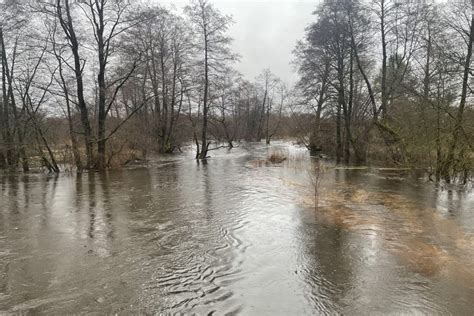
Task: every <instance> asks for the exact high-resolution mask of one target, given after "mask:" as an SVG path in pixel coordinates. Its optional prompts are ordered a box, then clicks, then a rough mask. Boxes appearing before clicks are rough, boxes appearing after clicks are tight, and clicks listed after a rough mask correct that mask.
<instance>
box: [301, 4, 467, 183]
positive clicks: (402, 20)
mask: <svg viewBox="0 0 474 316" xmlns="http://www.w3.org/2000/svg"><path fill="white" fill-rule="evenodd" d="M314 15H315V17H316V19H315V22H314V23H312V24H311V25H309V26H308V27H307V29H306V33H305V37H304V38H303V39H302V40H301V41H299V42H298V45H297V47H296V49H295V61H294V63H295V66H296V68H297V70H298V73H299V75H300V80H299V82H298V84H297V87H296V89H297V90H298V91H299V98H300V101H299V102H297V103H295V104H293V105H292V106H293V107H294V108H295V111H296V112H300V113H301V112H307V113H311V114H312V115H313V116H314V117H315V120H314V124H313V130H312V133H311V134H310V135H309V136H308V137H307V138H306V139H304V141H305V142H306V143H307V145H308V147H310V148H312V149H313V150H314V149H320V148H334V150H333V153H334V155H335V157H336V159H337V161H345V162H350V161H353V162H359V163H361V162H366V161H367V160H368V159H371V160H374V159H382V160H384V161H389V162H391V163H393V164H397V165H403V166H410V167H419V168H424V169H426V170H428V171H429V172H430V174H431V176H432V177H433V179H436V180H438V181H439V180H446V181H448V182H452V181H456V180H457V181H461V182H466V181H468V179H469V174H470V170H472V168H473V158H474V154H473V148H472V140H473V139H474V137H473V136H474V128H473V127H474V125H473V124H472V122H473V119H474V114H473V109H472V98H471V96H472V86H471V82H472V81H471V76H472V74H473V69H472V44H473V39H474V23H473V22H474V14H473V4H472V2H471V1H466V0H451V1H446V2H437V1H428V0H426V1H423V0H420V1H404V0H346V1H344V0H340V1H337V0H333V1H331V0H326V1H323V2H322V3H321V4H320V5H319V6H318V8H317V10H316V11H315V12H314Z"/></svg>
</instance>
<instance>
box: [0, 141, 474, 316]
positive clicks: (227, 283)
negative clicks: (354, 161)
mask: <svg viewBox="0 0 474 316" xmlns="http://www.w3.org/2000/svg"><path fill="white" fill-rule="evenodd" d="M272 153H278V154H281V155H284V156H285V157H287V158H288V159H287V160H285V161H284V162H282V163H276V164H273V163H271V162H268V161H267V160H266V159H267V157H269V155H271V154H272ZM211 155H212V158H211V159H208V161H207V162H197V161H195V160H194V159H193V157H192V153H190V152H189V153H184V154H180V155H174V156H166V157H160V158H157V159H154V160H152V161H150V163H149V165H148V166H146V167H144V166H136V167H135V168H128V169H123V170H111V171H109V172H107V173H104V174H96V173H90V174H88V173H85V174H82V175H80V176H76V175H69V174H63V175H60V176H48V175H44V174H28V175H23V174H11V175H0V314H8V313H16V312H19V313H25V314H30V313H31V314H38V313H39V314H69V313H96V314H109V313H118V314H130V313H134V314H137V313H157V314H160V313H162V314H173V313H186V314H187V313H196V314H198V315H206V314H210V315H213V314H215V315H223V314H229V315H233V314H239V315H240V314H241V315H278V314H281V315H315V314H335V313H343V314H351V315H367V314H378V313H383V314H386V313H397V314H398V313H410V314H413V313H424V314H438V313H439V314H472V310H473V309H474V194H473V193H472V191H470V190H462V189H461V188H458V187H451V188H449V187H448V188H446V187H436V186H435V185H434V184H431V183H428V182H427V181H426V180H424V179H422V177H420V176H417V175H414V174H413V173H412V172H409V171H403V170H392V169H380V168H379V169H378V168H347V167H337V166H334V164H332V163H331V162H330V161H323V160H318V159H315V158H311V157H309V155H308V153H307V151H306V150H304V149H302V148H299V147H295V146H292V145H287V144H283V143H280V144H277V145H273V146H270V147H267V146H264V145H263V144H252V145H242V146H241V147H239V148H236V149H234V150H232V151H230V152H229V151H227V150H226V149H221V150H218V151H213V152H211ZM315 166H320V168H319V170H320V172H319V175H318V176H317V179H318V180H317V181H318V182H319V185H317V192H318V193H317V194H316V193H315V185H314V183H315V181H316V180H315V179H316V177H315V175H314V174H315V173H314V170H315Z"/></svg>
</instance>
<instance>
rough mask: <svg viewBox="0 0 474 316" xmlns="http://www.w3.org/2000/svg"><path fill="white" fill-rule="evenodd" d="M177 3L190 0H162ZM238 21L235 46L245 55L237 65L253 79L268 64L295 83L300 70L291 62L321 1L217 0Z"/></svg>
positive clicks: (268, 66)
mask: <svg viewBox="0 0 474 316" xmlns="http://www.w3.org/2000/svg"><path fill="white" fill-rule="evenodd" d="M160 3H162V4H173V5H175V6H176V7H178V8H179V7H182V6H184V5H186V3H187V1H176V0H175V1H172V0H165V1H163V0H161V1H160ZM213 3H214V5H215V6H216V7H217V8H218V9H219V10H220V11H221V12H222V13H223V14H230V15H232V16H233V18H234V22H235V24H234V25H233V26H232V27H231V29H230V34H231V36H232V37H233V38H234V40H235V41H234V43H233V46H234V50H235V52H236V53H238V54H240V55H241V56H242V59H241V62H240V63H239V64H238V65H236V68H237V70H239V71H240V72H241V73H242V74H243V75H244V76H245V77H246V78H247V79H249V80H253V79H254V78H255V77H256V76H257V75H258V74H259V73H261V71H262V70H263V69H264V68H270V69H271V70H272V72H274V73H275V74H276V75H277V76H279V77H280V78H281V79H282V80H284V81H286V82H288V83H293V82H294V81H295V80H296V74H295V73H294V72H293V69H292V66H291V65H290V63H291V60H292V59H293V55H292V50H293V48H294V47H295V44H296V41H297V40H299V39H301V38H302V37H303V34H304V29H305V27H306V26H307V25H308V24H309V23H310V22H311V21H312V20H313V19H314V17H313V16H312V12H313V11H314V9H315V8H316V4H317V1H314V0H312V1H310V0H252V1H250V0H214V1H213Z"/></svg>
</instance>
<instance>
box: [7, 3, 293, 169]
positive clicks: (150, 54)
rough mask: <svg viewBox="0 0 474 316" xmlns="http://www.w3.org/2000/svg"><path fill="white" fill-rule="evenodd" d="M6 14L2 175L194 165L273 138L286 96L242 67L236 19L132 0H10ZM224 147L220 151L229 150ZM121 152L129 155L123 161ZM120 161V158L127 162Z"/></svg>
mask: <svg viewBox="0 0 474 316" xmlns="http://www.w3.org/2000/svg"><path fill="white" fill-rule="evenodd" d="M1 6H2V8H1V9H2V10H1V11H2V13H1V17H0V19H1V20H0V47H1V56H2V67H1V71H2V100H1V103H0V105H1V106H0V117H1V120H0V131H1V133H0V169H17V168H19V167H21V168H22V169H23V170H24V171H28V170H29V169H30V166H38V165H40V166H41V167H43V168H46V169H47V170H49V171H50V172H60V170H61V169H62V165H64V164H65V163H67V164H69V165H71V164H73V165H74V166H75V167H76V168H77V169H78V170H91V169H97V170H104V169H106V168H108V167H110V166H112V165H114V161H116V160H119V158H118V157H120V156H121V154H123V153H124V152H125V151H127V152H128V153H129V155H130V153H132V154H133V155H139V153H141V154H143V155H146V152H147V151H150V150H153V151H157V152H160V153H172V152H174V151H176V150H180V146H181V145H182V144H183V143H185V142H187V141H189V140H192V142H193V143H194V144H195V150H196V158H199V159H203V158H206V157H207V156H208V152H209V151H210V150H213V149H216V148H219V147H220V146H225V147H229V148H232V147H233V146H234V145H235V143H236V142H238V141H241V140H247V141H254V140H260V139H262V138H264V139H265V141H266V142H267V143H270V140H271V138H272V137H273V136H274V134H275V133H276V130H277V128H278V126H279V125H280V121H281V117H282V113H283V108H284V104H285V102H286V100H287V96H288V94H289V92H288V89H287V88H286V86H285V85H284V84H283V82H282V81H281V80H280V79H278V78H277V77H276V76H275V75H274V74H272V73H271V71H270V70H268V69H266V70H264V71H262V74H261V75H260V76H259V77H258V78H256V80H255V81H253V82H251V81H248V80H246V79H245V78H244V77H243V76H242V75H241V74H239V73H238V72H237V71H236V70H235V63H236V62H237V61H238V60H239V56H238V55H237V54H236V53H234V52H233V51H232V49H231V43H232V38H231V37H230V36H229V34H228V33H229V32H228V31H229V27H230V25H231V24H232V23H233V21H232V18H231V17H230V16H227V15H224V14H222V13H221V12H220V11H219V10H218V9H216V8H215V7H214V6H213V4H212V3H210V2H209V1H207V0H193V1H190V3H189V4H188V5H187V6H185V8H184V9H183V10H182V11H174V10H171V9H168V8H165V7H162V6H160V5H150V4H144V3H135V2H132V1H128V0H85V1H72V0H54V1H39V0H38V1H21V0H5V1H4V2H3V3H2V4H1ZM222 144H223V145H222ZM122 156H123V155H122ZM119 163H123V161H119Z"/></svg>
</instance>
